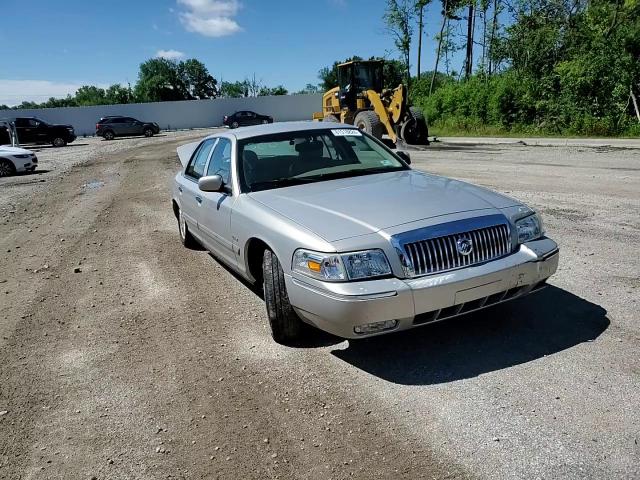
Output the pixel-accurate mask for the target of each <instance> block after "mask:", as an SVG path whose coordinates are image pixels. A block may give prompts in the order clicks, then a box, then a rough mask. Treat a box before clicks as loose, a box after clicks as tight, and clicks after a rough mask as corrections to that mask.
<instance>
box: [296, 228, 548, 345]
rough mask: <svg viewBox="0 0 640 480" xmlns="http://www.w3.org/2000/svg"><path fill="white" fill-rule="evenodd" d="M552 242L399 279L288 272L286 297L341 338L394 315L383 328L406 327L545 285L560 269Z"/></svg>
mask: <svg viewBox="0 0 640 480" xmlns="http://www.w3.org/2000/svg"><path fill="white" fill-rule="evenodd" d="M558 258H559V251H558V246H557V245H556V243H555V242H554V241H553V240H551V239H549V238H542V239H539V240H535V241H533V242H528V243H525V244H523V245H521V246H520V249H519V250H518V251H517V252H514V253H513V254H511V255H509V256H507V257H503V258H500V259H497V260H494V261H492V262H488V263H485V264H482V265H477V266H472V267H466V268H461V269H459V270H454V271H449V272H446V273H442V274H435V275H428V276H424V277H420V278H414V279H406V280H401V279H397V278H388V279H382V280H369V281H364V282H348V283H331V282H320V281H316V280H313V279H310V278H307V277H302V276H299V275H295V276H292V275H286V276H285V281H286V284H287V292H288V294H289V300H290V302H291V304H292V305H293V306H294V308H295V310H296V312H297V313H298V315H299V316H300V317H301V318H302V319H303V320H305V321H306V322H308V323H311V324H312V325H315V326H316V327H318V328H320V329H322V330H325V331H327V332H330V333H332V334H334V335H337V336H340V337H343V338H362V337H365V336H370V335H379V334H380V333H375V334H368V335H367V334H365V335H363V334H356V333H355V332H354V328H355V327H356V326H361V325H364V324H369V323H374V322H383V321H385V320H397V326H396V327H395V328H393V329H390V330H387V331H385V332H382V333H388V332H392V331H399V330H405V329H408V328H412V327H415V326H418V325H424V324H427V323H432V322H435V321H439V320H444V319H445V318H450V317H454V316H456V315H461V314H464V313H467V312H470V311H473V310H477V309H479V308H484V307H488V306H490V305H493V304H495V303H498V302H501V301H505V300H510V299H513V298H516V297H519V296H522V295H526V294H528V293H530V292H531V291H533V290H536V289H538V288H539V287H540V286H542V285H544V281H545V280H546V279H547V278H549V277H550V276H551V275H553V274H554V273H555V271H556V269H557V268H558Z"/></svg>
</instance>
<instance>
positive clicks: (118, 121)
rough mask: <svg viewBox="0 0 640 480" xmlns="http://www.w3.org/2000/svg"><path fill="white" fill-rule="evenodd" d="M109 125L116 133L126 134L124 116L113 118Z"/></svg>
mask: <svg viewBox="0 0 640 480" xmlns="http://www.w3.org/2000/svg"><path fill="white" fill-rule="evenodd" d="M109 126H110V127H111V130H113V133H115V134H116V135H126V125H125V119H124V118H123V117H115V118H112V119H111V121H110V122H109Z"/></svg>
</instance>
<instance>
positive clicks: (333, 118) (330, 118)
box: [322, 113, 340, 123]
mask: <svg viewBox="0 0 640 480" xmlns="http://www.w3.org/2000/svg"><path fill="white" fill-rule="evenodd" d="M322 121H323V122H329V123H340V120H338V117H336V116H335V115H333V114H331V113H330V114H329V115H325V117H324V118H323V119H322Z"/></svg>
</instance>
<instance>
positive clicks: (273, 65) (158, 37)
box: [0, 0, 440, 105]
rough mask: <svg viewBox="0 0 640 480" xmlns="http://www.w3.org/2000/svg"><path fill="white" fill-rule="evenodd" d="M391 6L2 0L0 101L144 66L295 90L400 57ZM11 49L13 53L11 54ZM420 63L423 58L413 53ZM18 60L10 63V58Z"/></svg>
mask: <svg viewBox="0 0 640 480" xmlns="http://www.w3.org/2000/svg"><path fill="white" fill-rule="evenodd" d="M384 5H385V1H384V0H240V1H236V0H110V1H109V2H98V1H87V0H61V1H51V0H29V1H25V0H2V2H0V11H1V13H2V19H3V21H2V28H1V29H0V44H2V45H5V46H7V45H11V47H12V49H13V50H12V52H11V54H10V56H7V55H3V57H4V59H5V60H4V61H3V62H2V67H1V68H0V104H2V103H7V104H10V105H11V104H17V103H20V102H21V101H22V100H35V101H43V100H46V99H47V98H48V97H49V96H64V95H65V94H66V93H67V92H70V93H72V92H73V91H75V89H76V88H77V87H78V86H80V85H84V84H93V85H101V86H106V85H109V84H112V83H123V84H126V83H127V82H131V84H132V85H133V84H134V83H135V81H136V79H137V73H138V65H139V64H140V63H141V62H143V61H144V60H146V59H148V58H151V57H154V56H157V55H159V54H160V55H168V56H173V57H175V58H178V59H179V58H191V57H195V58H198V59H199V60H201V61H203V62H204V63H205V64H206V66H207V68H208V69H209V71H210V72H211V74H212V75H213V76H214V77H215V78H217V79H218V80H220V79H222V80H229V81H232V80H242V79H244V78H245V77H250V76H252V75H253V74H254V73H255V75H256V78H257V79H259V80H261V81H262V82H263V83H264V84H266V85H269V86H275V85H278V84H283V85H284V86H285V87H287V88H288V89H289V90H291V91H295V90H299V89H301V88H303V87H304V86H305V85H306V84H307V83H317V82H318V78H317V73H318V70H319V69H320V68H322V67H323V66H326V65H330V64H332V63H333V61H334V60H338V59H343V58H346V57H348V56H351V55H354V54H356V55H360V56H362V57H369V56H371V55H380V56H385V55H386V56H388V57H393V58H397V57H398V52H397V51H395V49H394V46H393V41H392V39H391V38H390V36H389V35H387V34H385V31H384V23H383V21H382V15H383V12H384ZM439 10H440V7H439V2H435V3H434V5H433V7H430V10H429V11H427V15H426V35H425V39H424V42H425V44H424V52H423V57H422V62H423V70H426V69H429V68H431V66H432V65H433V59H434V51H435V42H434V39H433V37H434V33H435V32H436V31H437V28H438V26H439V22H440V18H439ZM5 51H6V50H5ZM413 57H414V60H412V62H413V63H414V64H415V54H414V55H413ZM8 59H10V60H8Z"/></svg>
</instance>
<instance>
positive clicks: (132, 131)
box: [122, 117, 138, 135]
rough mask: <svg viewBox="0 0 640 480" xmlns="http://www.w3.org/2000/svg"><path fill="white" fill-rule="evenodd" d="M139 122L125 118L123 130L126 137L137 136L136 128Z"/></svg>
mask: <svg viewBox="0 0 640 480" xmlns="http://www.w3.org/2000/svg"><path fill="white" fill-rule="evenodd" d="M137 122H138V121H137V120H136V119H135V118H131V117H125V118H124V119H123V123H122V129H123V134H124V135H137V134H138V129H137V128H136V123H137Z"/></svg>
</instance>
